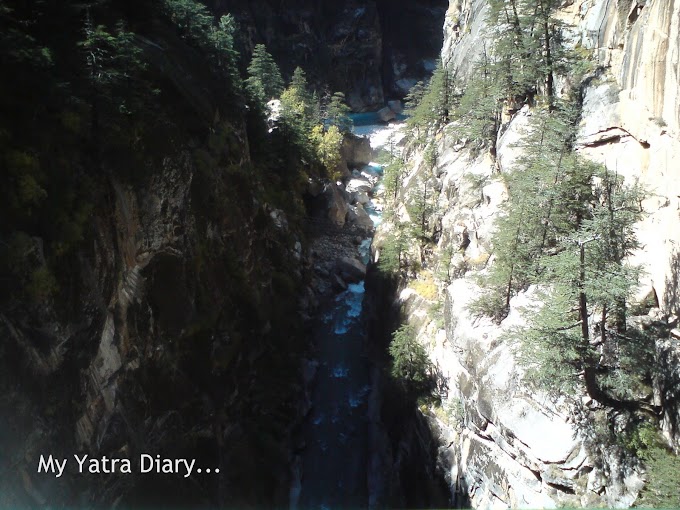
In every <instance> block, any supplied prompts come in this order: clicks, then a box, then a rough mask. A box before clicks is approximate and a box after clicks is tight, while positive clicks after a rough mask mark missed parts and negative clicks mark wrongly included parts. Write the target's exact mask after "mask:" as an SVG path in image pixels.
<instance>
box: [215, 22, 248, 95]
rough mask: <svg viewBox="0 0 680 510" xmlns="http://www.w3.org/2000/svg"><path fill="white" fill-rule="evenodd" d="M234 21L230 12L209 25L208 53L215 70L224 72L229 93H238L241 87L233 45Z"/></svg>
mask: <svg viewBox="0 0 680 510" xmlns="http://www.w3.org/2000/svg"><path fill="white" fill-rule="evenodd" d="M235 33H236V21H235V20H234V17H233V16H232V15H231V14H227V15H225V16H222V17H221V18H220V21H219V23H217V25H216V26H213V27H211V30H210V35H209V40H210V49H211V51H210V55H211V61H212V62H213V64H214V66H215V68H216V70H218V71H220V72H224V73H225V74H226V76H227V78H228V80H229V83H228V89H229V91H230V92H231V93H240V92H241V89H242V83H241V75H240V74H239V70H238V60H239V53H238V51H237V50H236V48H235V45H234V34H235Z"/></svg>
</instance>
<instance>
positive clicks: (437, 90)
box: [406, 60, 458, 145]
mask: <svg viewBox="0 0 680 510" xmlns="http://www.w3.org/2000/svg"><path fill="white" fill-rule="evenodd" d="M457 100H458V97H457V95H456V93H455V90H454V84H453V80H452V79H451V76H450V74H449V71H448V69H446V67H445V66H444V65H443V63H442V62H441V60H440V61H438V63H437V67H436V68H435V70H434V73H433V74H432V77H431V78H430V81H429V82H428V83H427V85H424V84H423V83H421V82H419V83H417V84H416V85H414V87H413V88H412V89H411V91H410V92H409V94H408V95H407V97H406V113H407V114H408V116H409V117H408V119H407V121H406V123H407V126H408V128H409V134H410V136H411V138H412V139H413V140H414V142H415V143H416V144H418V145H423V144H425V143H426V141H427V135H428V133H435V132H437V131H438V130H439V129H441V128H442V127H443V126H445V125H446V124H447V123H449V122H450V121H451V120H452V115H453V113H454V110H455V108H456V105H457Z"/></svg>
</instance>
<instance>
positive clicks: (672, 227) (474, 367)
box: [377, 0, 680, 508]
mask: <svg viewBox="0 0 680 510" xmlns="http://www.w3.org/2000/svg"><path fill="white" fill-rule="evenodd" d="M487 4H488V2H486V1H484V0H451V1H450V2H449V9H448V11H447V15H446V20H445V23H444V35H445V37H444V45H443V50H442V60H443V61H444V62H445V63H447V64H448V66H449V70H450V71H451V72H452V73H453V75H454V76H455V78H456V79H457V80H460V82H461V83H463V82H464V80H465V79H466V78H467V77H469V75H470V73H471V72H472V64H473V63H474V62H475V60H476V57H477V56H478V55H480V52H481V51H483V49H484V48H485V47H488V44H489V43H488V38H487V37H486V35H485V30H486V27H485V18H486V16H487V8H488V5H487ZM559 16H560V18H561V19H563V20H564V21H565V22H567V23H569V24H571V25H572V27H573V28H572V29H571V33H572V36H571V40H573V43H574V44H577V43H579V44H580V45H581V46H583V47H585V48H588V49H591V50H592V51H593V59H594V61H595V64H596V66H601V70H600V71H599V74H598V75H597V77H596V78H595V79H593V80H591V81H589V82H588V83H587V84H586V86H585V87H584V89H583V112H582V119H581V123H580V126H579V135H578V142H577V149H578V151H579V152H580V153H581V154H583V155H584V156H586V157H588V158H591V159H593V160H595V161H598V162H601V163H603V164H605V165H606V167H607V168H608V169H609V170H610V171H612V172H617V173H618V174H620V175H624V176H625V177H626V178H627V179H628V180H629V181H631V182H632V181H633V180H635V179H638V180H640V182H641V183H642V184H644V185H645V186H647V188H648V190H649V195H648V198H647V199H646V200H645V201H644V202H643V204H642V205H643V208H644V210H645V212H646V216H645V219H644V220H643V221H642V222H641V223H640V225H639V228H638V236H639V239H640V241H641V244H642V247H641V249H640V250H638V252H637V253H636V254H635V255H634V257H633V261H632V262H634V263H638V264H642V265H643V266H644V267H645V269H646V271H647V273H646V276H645V277H644V278H643V279H642V285H641V288H640V289H639V292H638V296H637V297H638V298H640V297H644V296H649V295H652V296H656V297H657V298H658V301H659V304H660V308H661V310H660V311H659V313H666V314H670V317H671V320H673V316H674V315H675V316H677V314H678V310H679V308H678V303H679V300H678V296H679V292H678V283H677V282H678V275H679V274H680V262H679V260H680V256H679V255H678V246H680V224H679V222H680V215H679V214H678V211H679V210H680V199H679V198H678V197H679V196H680V173H678V172H677V170H676V169H677V168H678V163H680V162H679V161H678V158H679V156H678V154H680V139H679V137H678V123H679V119H678V99H677V95H678V93H679V91H680V87H679V85H678V70H677V66H675V64H674V63H675V62H676V61H677V58H678V53H679V52H680V39H679V38H678V23H679V22H680V3H678V2H673V1H663V0H650V1H647V2H635V1H619V2H614V1H607V0H591V1H581V2H570V1H565V2H562V7H561V10H560V13H559ZM485 45H486V46H485ZM558 82H559V84H560V87H559V89H560V90H559V91H558V93H560V94H564V93H566V92H568V88H569V86H570V85H573V84H569V80H568V77H561V78H560V79H559V80H558ZM531 115H532V111H531V109H530V108H528V107H526V108H523V109H521V110H520V111H518V112H517V113H515V114H514V115H513V117H512V118H507V119H504V120H506V121H508V122H509V123H508V124H507V125H505V126H504V128H503V130H502V131H501V135H500V137H499V139H498V142H497V151H498V152H497V154H496V159H495V160H492V158H491V157H490V156H489V155H485V154H481V155H478V156H474V157H473V156H471V155H470V154H469V153H468V152H467V151H466V149H465V148H464V147H463V145H462V144H460V145H456V144H455V140H456V137H455V129H456V128H455V125H451V126H448V127H447V128H446V129H445V132H444V135H443V136H442V137H441V139H439V140H438V151H437V153H438V161H437V166H436V168H435V169H434V170H432V171H431V172H432V174H433V178H435V179H436V181H437V185H436V186H435V189H438V190H440V191H439V200H438V208H440V209H441V210H443V211H444V212H443V216H442V235H441V238H440V240H439V246H438V248H437V249H438V251H439V253H441V252H442V251H443V250H445V249H450V248H451V247H453V248H454V249H457V248H458V247H459V246H463V245H465V246H466V248H465V250H466V251H465V253H466V256H467V257H466V258H467V261H464V260H463V257H462V256H458V255H454V258H453V260H452V265H453V268H454V273H455V272H456V271H458V270H460V275H459V274H454V278H453V281H452V283H451V284H450V286H448V288H447V289H446V290H445V295H446V305H445V311H444V321H443V322H444V324H436V323H435V321H431V320H429V319H428V318H427V317H428V309H429V307H430V306H432V302H428V300H427V299H425V298H423V297H422V296H419V295H418V294H417V293H416V292H415V291H413V290H412V289H407V290H406V291H405V292H403V293H402V295H401V296H400V304H401V305H402V306H403V308H404V310H405V311H406V314H407V316H408V320H409V322H410V323H412V324H414V325H415V326H416V328H417V330H418V338H419V340H420V341H421V342H422V344H423V345H424V346H426V348H427V349H428V352H429V353H430V357H431V359H432V361H433V363H434V364H435V366H436V367H437V368H438V370H440V371H441V374H442V376H443V381H445V382H444V383H443V384H444V385H445V387H446V392H445V393H446V398H445V399H444V401H443V403H442V407H441V408H439V409H437V410H433V409H431V410H430V412H429V417H430V423H431V425H432V427H433V429H435V430H438V431H439V433H440V440H439V444H440V449H439V458H440V462H441V465H442V466H445V467H446V469H447V470H448V476H449V480H450V488H451V493H452V495H456V494H465V495H466V496H467V497H469V498H470V501H471V503H472V506H473V507H477V508H507V507H508V506H511V507H527V508H537V507H555V506H560V505H567V506H571V505H585V506H596V505H605V506H629V505H631V504H633V502H634V501H635V498H636V497H637V493H638V491H639V490H640V488H641V487H642V475H641V470H640V466H638V465H636V463H635V462H634V461H632V460H631V459H630V458H626V456H625V455H622V454H621V452H616V451H598V448H596V447H594V446H593V444H592V443H589V440H588V439H587V436H588V431H587V427H586V421H585V420H584V419H583V417H584V407H583V406H585V408H587V406H588V405H590V403H589V402H588V400H587V399H584V400H583V406H582V405H575V404H573V403H572V404H569V403H568V402H565V401H562V402H553V401H551V400H550V399H548V398H547V397H546V396H545V395H541V394H537V393H536V392H534V391H531V390H529V389H528V388H527V387H526V386H525V385H524V384H523V382H522V375H523V372H522V368H521V366H519V365H518V364H517V362H516V359H515V356H514V354H513V350H512V349H511V346H509V345H508V344H507V341H506V338H507V335H506V333H507V331H508V330H509V329H510V328H511V327H512V326H513V325H516V324H519V323H521V320H522V319H521V315H520V313H519V311H520V309H521V308H522V307H526V306H529V307H531V306H535V305H532V303H533V299H535V296H536V289H530V290H529V291H528V292H526V293H524V294H521V295H519V296H517V297H516V298H515V299H513V301H512V302H511V313H510V315H509V316H508V317H507V318H506V319H505V320H504V321H503V322H502V323H501V324H500V325H496V324H494V323H492V322H491V321H486V320H483V319H482V320H480V319H475V318H474V317H471V316H470V313H469V311H468V309H467V306H468V304H469V303H470V302H471V301H472V299H474V297H475V296H477V295H479V288H478V287H477V286H476V284H475V283H474V279H472V278H470V277H471V276H472V275H474V274H475V273H476V272H478V271H483V270H484V268H485V266H486V265H487V263H493V231H494V228H495V227H494V223H495V220H496V218H497V217H498V214H499V205H501V204H502V202H503V201H504V200H505V199H506V197H507V190H506V189H505V186H504V184H503V182H502V180H501V179H500V178H499V177H498V176H497V174H496V173H495V172H498V171H500V172H508V171H512V167H513V165H514V164H515V163H516V161H517V159H518V158H519V157H521V149H519V148H518V147H517V146H516V142H517V141H518V140H519V138H520V135H521V132H522V130H523V129H524V128H525V127H526V125H527V122H528V121H529V120H530V117H531ZM451 131H453V133H451V134H448V133H450V132H451ZM410 168H411V170H410V173H409V175H408V176H407V177H406V178H405V186H406V187H408V186H409V184H408V183H409V182H416V180H417V179H416V178H415V176H416V175H418V174H423V173H424V172H429V171H430V170H429V169H426V168H425V165H423V164H422V156H421V155H418V154H416V155H414V156H413V157H412V158H411V167H410ZM466 175H468V176H472V179H470V178H466V177H465V176H466ZM428 178H429V176H428ZM474 183H476V184H474ZM407 193H408V192H407ZM404 210H405V208H403V207H402V208H401V210H398V212H399V211H401V212H402V213H404ZM388 229H389V225H384V226H382V227H381V228H380V229H379V232H378V235H377V237H378V238H381V237H383V236H385V234H386V232H387V231H388ZM466 264H467V267H466ZM465 271H467V276H464V273H465ZM676 343H677V342H674V341H673V340H671V341H667V342H659V345H658V349H659V350H660V352H663V353H664V354H663V356H660V357H661V358H662V359H665V360H667V363H668V366H667V370H666V372H668V374H671V373H672V372H674V370H675V369H674V368H673V363H674V362H673V361H672V360H677V359H678V352H677V350H678V349H677V347H674V344H676ZM668 374H666V375H668ZM585 412H586V413H588V411H585ZM664 413H665V414H664V420H663V424H662V425H663V428H664V431H665V433H666V436H667V438H669V439H671V440H674V441H675V444H676V445H677V444H678V440H679V439H680V436H679V435H678V431H677V426H676V425H674V424H677V423H678V416H677V415H678V412H677V409H674V408H672V407H671V406H668V407H667V408H665V410H664Z"/></svg>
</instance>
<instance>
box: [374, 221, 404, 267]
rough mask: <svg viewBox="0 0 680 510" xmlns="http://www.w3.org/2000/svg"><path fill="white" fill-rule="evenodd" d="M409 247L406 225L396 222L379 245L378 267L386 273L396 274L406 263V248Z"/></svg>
mask: <svg viewBox="0 0 680 510" xmlns="http://www.w3.org/2000/svg"><path fill="white" fill-rule="evenodd" d="M408 247H409V237H408V235H407V226H406V225H405V224H403V223H397V224H396V225H395V227H394V229H393V230H392V231H390V232H389V233H388V234H387V237H386V238H385V240H384V241H383V243H382V245H381V246H380V257H379V259H378V268H379V269H380V271H381V272H383V273H386V274H396V273H398V272H399V271H401V270H402V269H403V268H404V267H405V265H406V250H407V249H408Z"/></svg>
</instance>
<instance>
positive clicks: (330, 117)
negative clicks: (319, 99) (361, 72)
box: [323, 92, 353, 133]
mask: <svg viewBox="0 0 680 510" xmlns="http://www.w3.org/2000/svg"><path fill="white" fill-rule="evenodd" d="M351 111H352V110H351V109H350V107H349V106H347V104H346V103H345V94H343V93H342V92H335V93H334V94H333V95H332V96H331V97H330V99H329V100H328V101H327V103H326V105H325V108H324V112H323V118H324V120H325V121H326V124H327V125H332V126H336V127H337V128H338V130H339V131H340V132H341V133H349V132H350V131H352V126H353V123H352V119H351V118H350V117H349V114H350V113H351Z"/></svg>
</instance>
